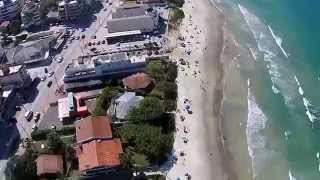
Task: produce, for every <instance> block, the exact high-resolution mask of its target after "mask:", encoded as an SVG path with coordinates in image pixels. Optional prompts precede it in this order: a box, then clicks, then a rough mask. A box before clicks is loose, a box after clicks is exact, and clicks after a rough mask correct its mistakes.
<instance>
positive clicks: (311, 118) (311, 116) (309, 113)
mask: <svg viewBox="0 0 320 180" xmlns="http://www.w3.org/2000/svg"><path fill="white" fill-rule="evenodd" d="M294 80H295V81H296V83H297V85H298V91H299V94H300V95H301V96H302V101H303V105H304V107H305V109H306V115H307V117H308V119H309V121H310V122H312V123H313V122H315V121H316V120H317V117H316V116H315V115H314V114H313V112H314V111H315V110H313V109H311V108H312V106H313V105H312V104H311V102H310V101H309V100H308V99H307V98H306V97H305V96H304V95H305V93H304V90H303V89H302V85H301V83H300V81H299V79H298V78H297V76H296V75H295V76H294Z"/></svg>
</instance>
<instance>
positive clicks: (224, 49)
mask: <svg viewBox="0 0 320 180" xmlns="http://www.w3.org/2000/svg"><path fill="white" fill-rule="evenodd" d="M183 10H184V12H185V19H184V20H183V22H182V24H181V27H180V29H179V33H178V34H177V37H176V38H177V39H175V40H176V41H175V42H174V43H175V46H176V48H175V51H174V52H173V54H172V59H173V60H175V61H177V63H178V64H179V73H178V78H177V83H178V107H177V109H178V110H177V114H176V126H177V132H176V135H175V143H174V154H175V155H176V157H177V161H176V163H175V164H174V165H173V167H172V168H171V169H170V170H169V171H168V174H167V177H168V179H177V178H180V179H184V178H185V175H186V173H187V174H189V175H190V176H191V178H192V179H197V180H198V179H199V180H213V179H216V180H220V179H237V177H236V175H235V173H234V171H233V166H232V162H231V161H232V160H231V156H230V155H229V152H228V148H227V144H226V142H227V141H226V138H225V136H224V133H223V123H222V122H223V114H222V113H221V112H222V102H223V89H224V73H225V72H226V70H227V67H228V64H229V62H231V60H232V59H233V58H234V57H235V56H236V46H235V43H234V42H233V40H232V38H231V37H230V36H229V35H228V34H227V33H226V32H225V31H224V23H225V18H224V16H223V15H222V14H221V13H220V12H219V11H218V9H217V8H215V7H214V6H213V5H212V4H211V2H210V1H209V0H198V1H190V0H187V1H186V3H185V5H184V7H183ZM179 37H180V38H179Z"/></svg>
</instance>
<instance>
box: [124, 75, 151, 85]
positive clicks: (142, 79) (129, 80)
mask: <svg viewBox="0 0 320 180" xmlns="http://www.w3.org/2000/svg"><path fill="white" fill-rule="evenodd" d="M122 83H123V85H124V86H125V87H126V88H129V89H144V88H147V87H148V86H149V85H150V84H151V83H152V80H151V78H150V76H149V75H147V74H145V73H137V74H134V75H131V76H129V77H126V78H124V79H122Z"/></svg>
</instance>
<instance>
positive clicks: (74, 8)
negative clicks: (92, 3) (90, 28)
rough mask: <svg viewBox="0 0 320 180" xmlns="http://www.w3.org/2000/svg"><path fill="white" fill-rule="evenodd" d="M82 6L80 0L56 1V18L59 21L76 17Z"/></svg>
mask: <svg viewBox="0 0 320 180" xmlns="http://www.w3.org/2000/svg"><path fill="white" fill-rule="evenodd" d="M83 7H84V3H83V1H81V0H71V1H69V0H63V1H60V2H59V3H58V18H59V20H61V21H69V20H74V19H77V18H78V17H79V16H80V14H81V12H82V9H83Z"/></svg>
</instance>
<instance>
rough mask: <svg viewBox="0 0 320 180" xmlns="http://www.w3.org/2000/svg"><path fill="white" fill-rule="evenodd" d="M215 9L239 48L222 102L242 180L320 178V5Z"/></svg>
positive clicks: (269, 1)
mask: <svg viewBox="0 0 320 180" xmlns="http://www.w3.org/2000/svg"><path fill="white" fill-rule="evenodd" d="M215 4H216V5H217V6H218V7H219V8H220V9H221V10H222V11H223V13H224V14H225V16H226V18H227V25H226V26H227V30H228V31H229V32H230V33H231V34H232V36H233V37H234V39H235V40H236V42H237V43H238V46H239V56H238V58H237V62H236V63H234V64H232V65H231V66H232V67H231V70H232V71H233V72H232V73H230V74H228V75H227V77H226V83H227V84H226V86H227V88H226V89H227V90H226V100H225V103H224V112H225V113H228V114H226V115H225V116H226V118H225V119H226V120H225V121H226V133H227V137H228V141H229V149H230V151H231V154H232V159H233V161H234V164H235V170H236V171H237V173H238V175H239V179H241V180H242V179H244V180H246V179H255V180H271V179H272V180H286V179H288V180H318V179H320V93H319V89H320V50H319V46H318V43H319V42H320V23H319V19H318V18H319V17H320V1H311V0H306V1H301V0H282V1H277V0H259V1H257V0H238V1H237V0H224V1H218V2H216V3H215Z"/></svg>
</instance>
